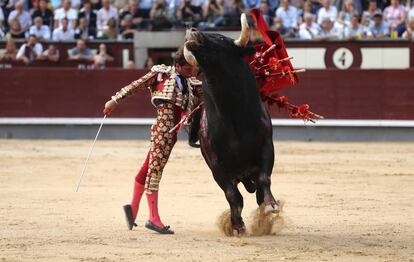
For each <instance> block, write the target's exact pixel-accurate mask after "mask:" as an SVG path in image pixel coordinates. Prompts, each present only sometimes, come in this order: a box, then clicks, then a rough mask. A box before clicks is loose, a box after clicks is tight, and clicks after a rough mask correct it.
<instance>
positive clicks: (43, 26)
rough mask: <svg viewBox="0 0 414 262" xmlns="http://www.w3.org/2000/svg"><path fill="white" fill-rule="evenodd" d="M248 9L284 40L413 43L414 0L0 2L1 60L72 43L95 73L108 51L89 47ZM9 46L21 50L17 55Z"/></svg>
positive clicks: (210, 23)
mask: <svg viewBox="0 0 414 262" xmlns="http://www.w3.org/2000/svg"><path fill="white" fill-rule="evenodd" d="M400 1H402V2H400ZM411 1H412V2H411ZM251 8H258V9H259V10H260V11H261V12H262V14H263V16H264V18H265V20H266V21H267V23H268V24H269V26H270V27H271V28H272V29H273V30H276V31H278V32H280V33H281V34H282V36H284V37H286V38H296V39H306V40H308V39H319V40H324V39H365V38H406V39H411V40H414V0H0V40H6V42H7V46H6V49H5V51H4V53H3V55H2V59H5V57H6V58H10V59H11V58H12V57H13V56H14V59H18V60H21V61H23V62H24V63H31V62H32V61H35V60H48V61H56V60H59V53H58V50H57V49H56V47H55V46H54V45H53V44H51V45H49V46H48V48H47V49H46V50H43V46H42V43H43V42H44V41H48V40H52V41H75V40H76V41H77V42H76V47H74V48H73V49H71V50H69V52H68V55H69V59H71V60H79V59H80V60H89V61H93V62H94V65H95V66H96V67H98V68H99V67H102V66H103V65H104V63H103V61H110V60H111V56H110V55H108V54H107V52H106V47H105V45H102V46H100V47H99V50H98V52H97V53H96V54H95V53H92V52H90V50H89V48H87V47H86V46H85V41H86V40H89V39H109V40H122V39H132V38H133V35H134V32H137V31H139V30H169V29H180V28H181V29H183V28H186V27H189V26H193V27H198V28H200V29H202V30H209V29H217V28H222V27H227V29H231V28H234V29H238V27H239V23H240V22H239V18H240V14H241V13H242V12H248V10H249V9H251ZM14 39H23V40H25V41H26V43H25V44H24V45H22V46H21V47H20V48H19V50H16V47H15V45H14V43H13V40H14Z"/></svg>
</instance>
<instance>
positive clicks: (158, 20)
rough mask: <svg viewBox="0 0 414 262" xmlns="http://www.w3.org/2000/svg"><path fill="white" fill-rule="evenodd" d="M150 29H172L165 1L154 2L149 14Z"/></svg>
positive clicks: (157, 0)
mask: <svg viewBox="0 0 414 262" xmlns="http://www.w3.org/2000/svg"><path fill="white" fill-rule="evenodd" d="M150 18H151V22H152V29H154V30H157V29H168V28H171V27H172V23H171V19H170V18H169V17H168V10H167V7H166V3H165V0H155V2H154V6H153V8H152V9H151V12H150Z"/></svg>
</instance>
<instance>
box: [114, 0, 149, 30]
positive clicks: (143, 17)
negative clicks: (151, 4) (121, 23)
mask: <svg viewBox="0 0 414 262" xmlns="http://www.w3.org/2000/svg"><path fill="white" fill-rule="evenodd" d="M126 15H130V16H131V17H132V24H133V25H134V27H135V28H140V29H146V28H148V27H149V23H148V19H149V16H148V14H147V12H146V11H145V10H142V9H139V8H138V5H137V2H136V1H135V0H131V1H130V3H129V5H128V9H127V10H125V11H124V12H122V13H121V19H123V18H125V16H126Z"/></svg>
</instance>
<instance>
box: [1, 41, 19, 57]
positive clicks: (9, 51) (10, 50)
mask: <svg viewBox="0 0 414 262" xmlns="http://www.w3.org/2000/svg"><path fill="white" fill-rule="evenodd" d="M16 55H17V49H16V44H15V43H14V41H13V37H12V36H11V35H10V34H7V35H6V48H5V50H4V52H3V54H2V55H1V56H0V61H2V62H13V61H16V60H17V59H16Z"/></svg>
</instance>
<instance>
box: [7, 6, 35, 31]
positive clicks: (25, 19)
mask: <svg viewBox="0 0 414 262" xmlns="http://www.w3.org/2000/svg"><path fill="white" fill-rule="evenodd" d="M17 15H18V13H17V11H16V10H13V11H12V12H11V13H10V15H9V18H8V19H7V22H8V23H9V24H10V22H11V21H12V20H13V19H15V18H16V17H17ZM19 22H20V26H21V27H22V29H25V30H27V29H28V28H29V27H30V26H31V25H32V18H31V17H30V14H29V13H28V12H26V11H24V10H23V11H22V13H21V14H20V16H19Z"/></svg>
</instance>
